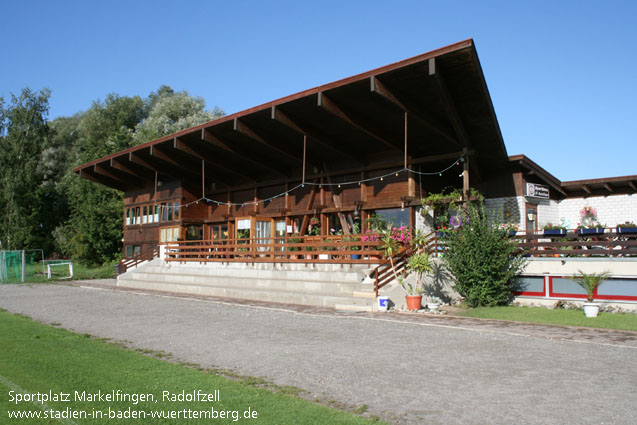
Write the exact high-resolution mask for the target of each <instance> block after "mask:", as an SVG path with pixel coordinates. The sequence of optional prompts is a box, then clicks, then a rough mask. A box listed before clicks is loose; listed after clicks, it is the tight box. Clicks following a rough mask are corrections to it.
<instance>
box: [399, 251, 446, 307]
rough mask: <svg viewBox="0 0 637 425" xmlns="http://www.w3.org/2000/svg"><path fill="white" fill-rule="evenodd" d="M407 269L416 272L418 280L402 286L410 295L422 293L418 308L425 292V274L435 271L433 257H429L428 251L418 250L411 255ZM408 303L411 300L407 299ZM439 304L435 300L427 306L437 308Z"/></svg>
mask: <svg viewBox="0 0 637 425" xmlns="http://www.w3.org/2000/svg"><path fill="white" fill-rule="evenodd" d="M407 269H408V270H411V271H413V272H415V273H416V275H417V280H416V283H414V284H412V285H409V284H402V287H403V289H404V290H405V292H407V295H408V296H409V295H412V296H413V295H415V296H418V295H420V297H419V299H418V301H417V305H418V308H420V305H421V303H422V294H423V293H424V292H425V282H424V277H425V275H427V274H429V273H433V270H434V269H433V266H432V264H431V258H430V257H429V254H427V253H426V252H418V253H416V254H414V255H412V256H411V257H409V260H407ZM407 303H408V305H409V300H407ZM439 306H440V304H439V303H436V302H433V301H432V302H430V303H427V308H428V309H429V310H437V309H438V307H439Z"/></svg>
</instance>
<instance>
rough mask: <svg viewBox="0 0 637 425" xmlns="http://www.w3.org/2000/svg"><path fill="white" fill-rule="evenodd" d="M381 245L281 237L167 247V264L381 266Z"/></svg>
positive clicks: (343, 239) (354, 240) (345, 239)
mask: <svg viewBox="0 0 637 425" xmlns="http://www.w3.org/2000/svg"><path fill="white" fill-rule="evenodd" d="M381 255H382V252H381V251H380V250H379V242H378V241H374V242H372V241H362V240H361V235H348V236H287V237H284V236H280V237H279V236H277V237H273V238H272V237H266V238H264V237H258V238H239V239H222V240H214V241H210V240H199V241H179V242H170V243H167V244H166V258H165V259H166V261H178V262H188V261H198V262H228V263H229V262H245V263H336V264H359V263H360V264H378V263H379V262H380V261H381V260H380V259H381Z"/></svg>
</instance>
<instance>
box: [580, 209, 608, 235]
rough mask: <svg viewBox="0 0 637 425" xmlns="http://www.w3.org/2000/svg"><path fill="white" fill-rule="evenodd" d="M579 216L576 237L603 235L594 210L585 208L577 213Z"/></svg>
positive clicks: (602, 227) (602, 228)
mask: <svg viewBox="0 0 637 425" xmlns="http://www.w3.org/2000/svg"><path fill="white" fill-rule="evenodd" d="M579 216H580V224H579V225H578V226H577V234H578V235H600V234H602V233H604V226H603V225H602V224H600V223H599V221H598V220H597V210H595V208H593V207H588V206H586V207H584V208H582V209H581V210H580V211H579Z"/></svg>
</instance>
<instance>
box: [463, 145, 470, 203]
mask: <svg viewBox="0 0 637 425" xmlns="http://www.w3.org/2000/svg"><path fill="white" fill-rule="evenodd" d="M462 199H463V201H464V202H468V201H469V157H468V156H466V157H465V158H464V163H463V165H462Z"/></svg>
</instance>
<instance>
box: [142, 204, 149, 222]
mask: <svg viewBox="0 0 637 425" xmlns="http://www.w3.org/2000/svg"><path fill="white" fill-rule="evenodd" d="M146 223H148V207H147V206H143V207H142V224H146Z"/></svg>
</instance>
